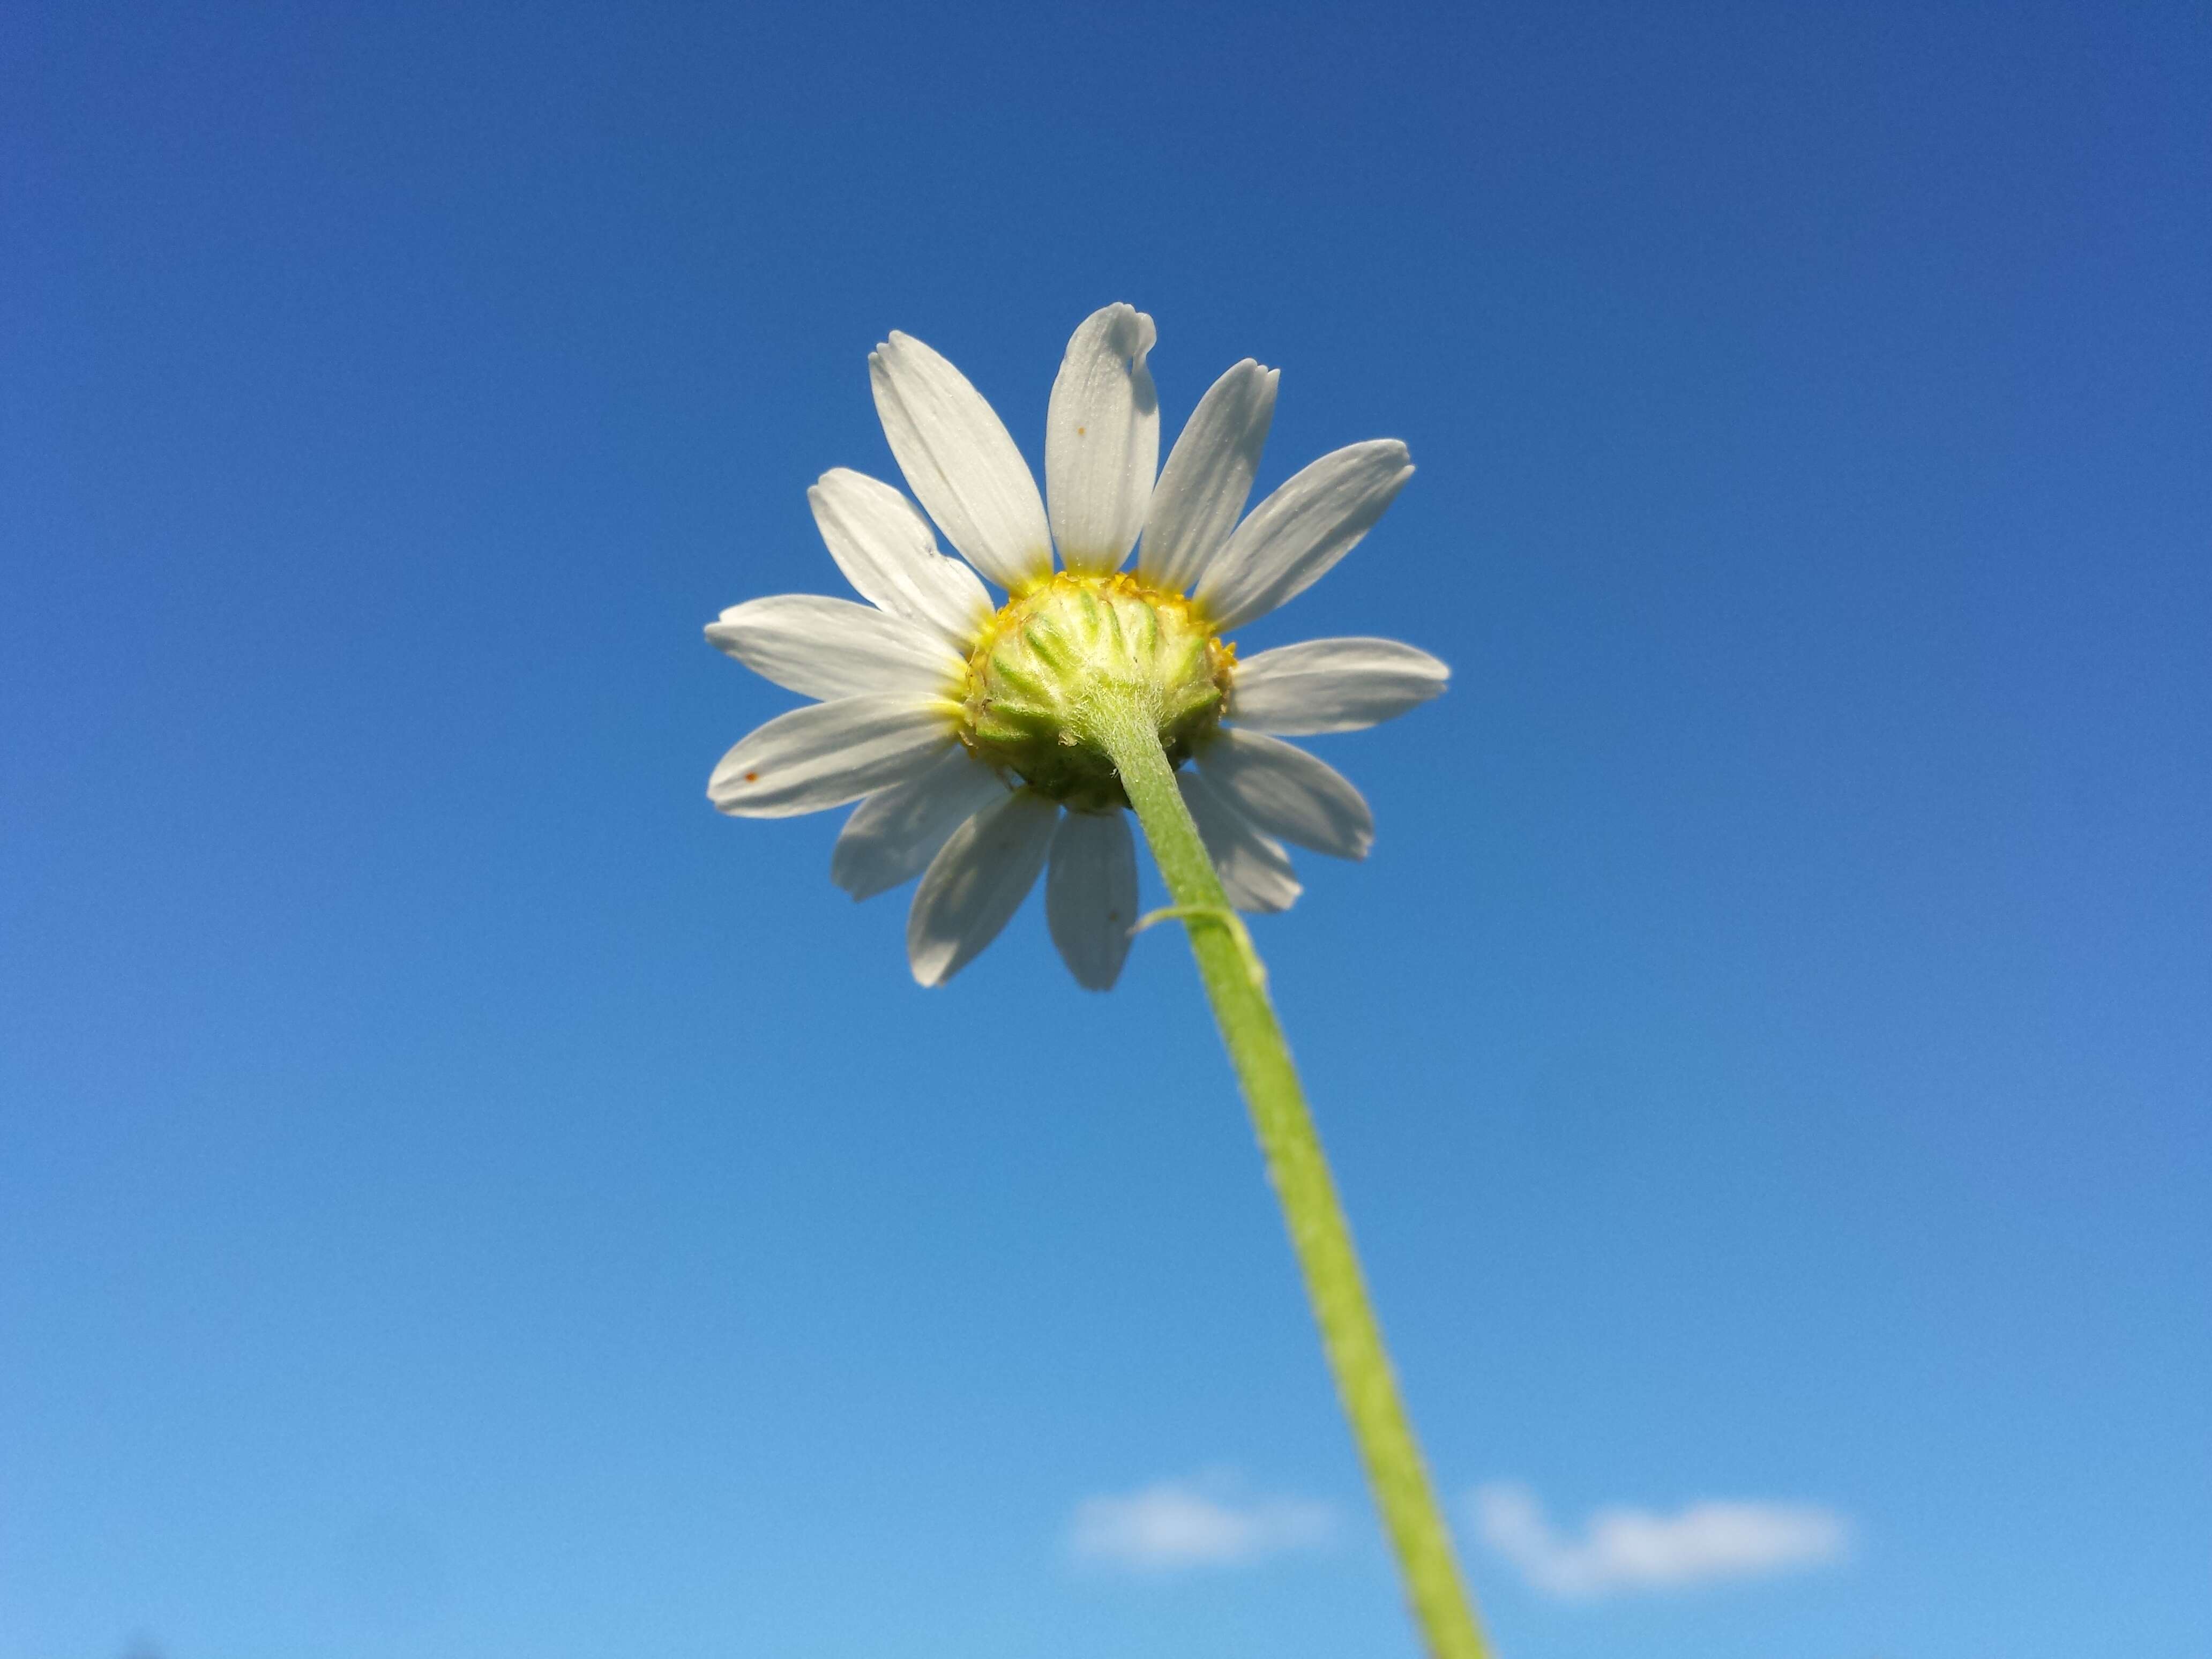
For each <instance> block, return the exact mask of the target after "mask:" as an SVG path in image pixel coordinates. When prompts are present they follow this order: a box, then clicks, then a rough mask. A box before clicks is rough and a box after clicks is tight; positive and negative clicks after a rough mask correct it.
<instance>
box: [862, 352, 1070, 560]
mask: <svg viewBox="0 0 2212 1659" xmlns="http://www.w3.org/2000/svg"><path fill="white" fill-rule="evenodd" d="M868 379H869V380H870V382H871V383H872V385H873V386H874V387H875V391H876V413H877V414H878V416H881V417H882V418H883V422H884V436H885V437H886V438H888V439H890V445H891V453H892V454H893V455H895V456H896V457H897V458H898V464H899V471H902V472H903V473H905V474H906V482H907V488H908V489H911V490H913V491H914V494H915V500H917V501H920V502H921V504H922V506H924V507H927V508H928V509H929V516H930V517H931V518H933V519H934V520H937V526H938V528H939V529H940V530H942V531H943V532H945V539H946V540H947V541H949V542H951V544H953V546H955V547H957V548H958V549H959V550H960V551H961V553H962V555H963V556H965V557H966V559H967V561H968V562H969V563H970V564H972V565H974V566H975V568H976V569H978V570H980V571H981V572H982V573H983V574H985V575H986V576H988V577H989V578H990V579H991V580H993V581H994V582H996V583H998V584H999V586H1001V587H1004V588H1007V589H1010V590H1018V589H1021V588H1024V587H1028V586H1031V585H1032V584H1034V583H1036V582H1040V581H1042V580H1044V579H1045V578H1046V577H1048V576H1049V575H1051V574H1052V532H1050V531H1049V530H1048V529H1047V528H1046V527H1045V520H1044V502H1043V501H1042V500H1040V499H1039V498H1038V495H1037V489H1036V479H1035V478H1033V477H1030V470H1029V466H1028V465H1027V464H1026V463H1025V462H1024V460H1023V459H1022V453H1021V451H1020V450H1018V449H1017V448H1015V447H1014V441H1013V439H1012V438H1011V437H1009V436H1008V435H1007V434H1006V423H1005V422H1002V421H1001V420H1000V419H999V417H998V416H996V415H995V414H994V413H993V412H992V410H991V405H990V404H987V403H985V402H984V401H983V394H982V393H981V392H978V391H976V390H975V387H974V386H970V385H969V384H968V381H967V378H966V377H965V376H964V375H963V374H961V373H960V371H959V370H958V369H957V368H953V367H952V365H951V363H948V362H945V359H944V358H942V357H940V356H938V355H937V353H935V352H934V351H932V350H931V349H929V348H928V347H927V346H926V345H924V344H922V343H921V341H919V340H917V339H915V338H913V337H911V336H909V335H905V334H901V333H898V332H897V331H893V332H892V334H891V337H890V339H889V340H887V341H885V342H884V343H883V344H881V345H879V346H878V347H877V348H876V349H874V350H873V351H872V352H871V353H869V355H868Z"/></svg>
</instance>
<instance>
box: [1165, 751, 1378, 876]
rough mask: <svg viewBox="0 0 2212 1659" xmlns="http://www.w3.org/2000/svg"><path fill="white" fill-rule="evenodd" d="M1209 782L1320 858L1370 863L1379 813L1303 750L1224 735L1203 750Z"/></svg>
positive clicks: (1254, 817) (1242, 809) (1200, 758)
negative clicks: (1368, 854)
mask: <svg viewBox="0 0 2212 1659" xmlns="http://www.w3.org/2000/svg"><path fill="white" fill-rule="evenodd" d="M1198 763H1199V766H1200V769H1202V770H1203V771H1204V772H1205V774H1206V781H1207V782H1208V783H1210V784H1212V785H1213V787H1215V788H1217V789H1218V790H1220V791H1221V793H1223V794H1225V795H1226V796H1228V797H1229V800H1230V804H1231V805H1233V806H1235V807H1236V808H1237V811H1240V812H1242V813H1243V815H1244V816H1245V817H1248V818H1249V819H1251V820H1252V822H1253V823H1255V825H1256V826H1258V827H1259V828H1260V829H1264V830H1266V831H1267V833H1268V834H1269V835H1271V836H1281V837H1282V838H1283V839H1284V840H1285V841H1287V842H1296V843H1297V845H1298V846H1300V847H1310V848H1313V850H1314V851H1315V852H1316V853H1328V854H1332V855H1334V857H1337V858H1340V859H1364V858H1365V857H1366V856H1367V849H1368V848H1370V847H1371V846H1372V845H1374V842H1375V815H1374V814H1373V813H1372V812H1370V811H1368V810H1367V803H1366V801H1365V800H1364V799H1361V797H1360V793H1359V792H1358V790H1357V789H1354V788H1353V787H1352V786H1351V785H1350V784H1349V783H1347V782H1346V781H1345V780H1344V778H1343V776H1342V775H1340V773H1338V772H1337V771H1336V770H1335V769H1334V768H1332V767H1330V766H1328V765H1327V764H1326V763H1323V762H1322V761H1319V760H1316V759H1315V758H1314V757H1312V756H1311V755H1309V754H1308V753H1306V751H1305V750H1303V749H1295V748H1292V747H1291V745H1290V744H1287V743H1284V742H1282V741H1281V740H1280V739H1279V738H1263V737H1261V735H1260V734H1259V733H1258V732H1236V731H1230V730H1226V729H1225V730H1222V731H1218V732H1215V733H1214V735H1213V736H1212V738H1208V739H1207V740H1206V743H1205V744H1202V745H1200V749H1199V751H1198Z"/></svg>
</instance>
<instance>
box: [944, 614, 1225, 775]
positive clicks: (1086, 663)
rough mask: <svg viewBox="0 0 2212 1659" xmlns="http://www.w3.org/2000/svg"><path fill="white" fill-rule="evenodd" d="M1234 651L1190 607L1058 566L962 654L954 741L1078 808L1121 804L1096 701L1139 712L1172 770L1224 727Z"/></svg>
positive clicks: (994, 619)
mask: <svg viewBox="0 0 2212 1659" xmlns="http://www.w3.org/2000/svg"><path fill="white" fill-rule="evenodd" d="M1235 659H1236V648H1235V647H1233V646H1231V645H1229V644H1227V643H1226V642H1225V641H1222V640H1220V639H1218V638H1217V637H1216V636H1215V635H1214V633H1213V631H1212V629H1210V628H1208V627H1206V624H1205V623H1202V622H1201V621H1200V620H1199V618H1198V617H1197V616H1196V614H1195V613H1194V611H1193V610H1192V608H1191V605H1190V603H1189V601H1188V600H1187V599H1183V598H1182V596H1181V595H1179V594H1174V593H1167V592H1161V591H1160V590H1159V589H1158V588H1154V587H1151V586H1146V584H1145V583H1143V582H1141V581H1139V580H1138V579H1137V578H1135V577H1133V576H1128V575H1124V574H1119V573H1116V574H1112V575H1079V574H1073V573H1071V572H1067V571H1061V572H1060V573H1059V574H1056V575H1054V577H1053V578H1052V579H1051V580H1049V581H1046V582H1042V583H1039V584H1038V585H1037V586H1035V587H1033V588H1031V589H1030V591H1029V592H1026V593H1024V594H1022V595H1021V596H1020V597H1018V598H1017V599H1012V600H1011V601H1009V602H1008V603H1007V604H1006V605H1005V606H1004V607H1003V608H1001V609H1000V611H998V613H997V614H996V615H994V617H992V618H991V620H990V622H989V623H987V625H986V626H985V628H984V629H983V632H982V635H981V638H980V639H979V640H978V641H977V642H976V646H975V652H974V653H973V654H972V655H970V656H969V659H968V684H967V695H966V696H965V699H964V701H963V722H962V726H961V732H960V738H961V741H962V742H963V743H964V744H967V745H968V747H969V750H971V751H973V752H974V753H975V756H976V757H978V758H979V759H981V760H983V761H986V762H987V763H990V764H991V765H994V766H1001V767H1005V768H1006V769H1007V770H1009V771H1012V772H1014V773H1017V774H1018V775H1020V777H1021V779H1022V781H1024V782H1025V783H1027V784H1028V785H1029V786H1030V788H1032V789H1034V790H1036V792H1037V793H1039V794H1042V795H1044V796H1046V797H1048V799H1052V800H1055V801H1060V802H1063V803H1065V804H1066V805H1069V806H1072V807H1074V808H1076V809H1077V810H1079V811H1107V810H1109V808H1115V807H1124V806H1127V805H1129V798H1128V795H1127V793H1126V792H1125V791H1124V790H1123V788H1122V787H1121V776H1120V775H1119V774H1118V773H1117V772H1116V770H1115V765H1114V762H1113V760H1112V758H1111V757H1109V755H1108V753H1107V751H1106V748H1105V746H1104V744H1102V743H1101V742H1100V741H1099V736H1098V732H1099V726H1098V720H1099V716H1100V714H1102V713H1103V708H1102V707H1101V703H1102V700H1104V699H1111V700H1112V701H1113V702H1114V703H1115V704H1116V705H1117V706H1121V707H1127V706H1130V705H1132V704H1133V705H1134V706H1135V707H1137V708H1141V709H1143V710H1145V711H1146V714H1147V716H1148V717H1149V718H1150V719H1151V720H1152V722H1153V724H1154V726H1155V728H1156V730H1157V732H1158V738H1159V742H1160V747H1161V748H1162V749H1163V750H1165V751H1166V753H1167V757H1168V763H1169V764H1170V766H1180V765H1181V764H1182V763H1183V762H1184V761H1185V760H1186V759H1188V757H1189V755H1190V751H1191V748H1192V745H1193V744H1194V743H1195V742H1196V741H1197V739H1198V738H1200V737H1202V736H1203V735H1204V734H1205V733H1206V732H1208V731H1211V730H1212V728H1213V726H1215V725H1216V724H1217V723H1218V721H1219V720H1220V718H1221V709H1222V702H1223V699H1224V698H1225V696H1226V694H1227V691H1228V689H1229V675H1230V671H1231V666H1232V665H1233V664H1234V662H1235Z"/></svg>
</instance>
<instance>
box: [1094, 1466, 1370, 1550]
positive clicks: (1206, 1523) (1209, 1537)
mask: <svg viewBox="0 0 2212 1659" xmlns="http://www.w3.org/2000/svg"><path fill="white" fill-rule="evenodd" d="M1335 1530H1336V1512H1335V1510H1333V1509H1331V1508H1330V1507H1329V1506H1328V1504H1321V1503H1316V1502H1315V1501H1313V1500H1312V1499H1310V1498H1247V1497H1243V1496H1242V1495H1241V1494H1240V1493H1239V1492H1237V1483H1236V1482H1235V1481H1234V1480H1232V1479H1231V1478H1229V1477H1227V1476H1221V1475H1215V1476H1208V1477H1206V1478H1203V1479H1201V1480H1197V1481H1176V1480H1167V1481H1162V1482H1161V1483H1160V1484H1158V1486H1147V1487H1146V1488H1145V1489H1144V1490H1143V1491H1141V1492H1127V1493H1122V1494H1111V1495H1103V1496H1100V1497H1097V1498H1085V1499H1084V1500H1083V1501H1082V1502H1081V1503H1080V1504H1077V1505H1076V1506H1075V1517H1074V1521H1073V1525H1072V1526H1071V1527H1070V1528H1069V1532H1068V1548H1069V1551H1070V1553H1072V1554H1073V1556H1074V1557H1075V1559H1077V1560H1079V1561H1082V1562H1087V1563H1091V1564H1093V1565H1103V1566H1115V1567H1123V1568H1129V1569H1133V1570H1135V1571H1141V1572H1161V1571H1173V1570H1174V1569H1176V1568H1178V1567H1233V1566H1244V1565H1249V1564H1250V1563H1252V1562H1255V1561H1259V1560H1262V1559H1265V1558H1267V1557H1268V1556H1271V1555H1281V1554H1285V1553H1288V1552H1291V1551H1293V1550H1308V1549H1314V1548H1317V1547H1320V1546H1321V1545H1323V1544H1326V1543H1327V1542H1328V1541H1329V1538H1330V1537H1331V1535H1332V1534H1334V1532H1335Z"/></svg>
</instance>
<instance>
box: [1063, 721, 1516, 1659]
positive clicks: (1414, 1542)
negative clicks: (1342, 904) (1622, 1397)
mask: <svg viewBox="0 0 2212 1659" xmlns="http://www.w3.org/2000/svg"><path fill="white" fill-rule="evenodd" d="M1086 714H1087V716H1088V718H1087V719H1086V720H1085V725H1086V726H1088V728H1089V733H1088V734H1089V735H1090V736H1091V738H1093V739H1094V740H1095V741H1097V743H1098V744H1099V745H1100V746H1101V747H1102V748H1103V749H1104V750H1106V752H1107V753H1108V754H1109V755H1110V756H1111V757H1113V761H1114V764H1115V768H1116V769H1117V770H1118V771H1119V772H1120V774H1121V785H1122V787H1123V789H1124V790H1125V791H1127V794H1128V797H1129V800H1130V804H1131V805H1133V806H1134V807H1135V808H1136V811H1137V820H1138V822H1139V823H1141V824H1142V825H1143V826H1144V830H1145V839H1146V841H1147V842H1150V843H1151V845H1152V857H1153V858H1154V860H1157V861H1158V865H1159V867H1160V874H1161V876H1162V877H1163V878H1164V879H1165V880H1166V882H1167V886H1168V891H1169V892H1170V894H1171V895H1173V896H1174V898H1175V905H1176V914H1177V915H1180V916H1181V917H1182V921H1183V925H1184V927H1186V928H1187V929H1188V932H1189V934H1190V948H1191V954H1192V955H1193V956H1194V957H1197V959H1198V971H1199V977H1200V979H1201V980H1203V981H1205V985H1206V996H1207V998H1208V999H1209V1000H1211V1001H1212V1005H1213V1018H1214V1021H1215V1023H1216V1024H1218V1025H1219V1027H1220V1028H1221V1040H1222V1042H1223V1044H1224V1045H1225V1047H1226V1048H1228V1050H1229V1058H1230V1061H1231V1064H1232V1065H1233V1066H1235V1067H1236V1068H1237V1082H1238V1084H1239V1085H1240V1086H1241V1087H1242V1088H1243V1093H1244V1103H1245V1105H1246V1107H1247V1108H1248V1109H1249V1110H1250V1112H1251V1115H1252V1127H1254V1129H1255V1130H1256V1131H1257V1132H1258V1133H1259V1137H1260V1147H1261V1152H1263V1153H1264V1155H1265V1156H1266V1158H1267V1176H1268V1179H1269V1181H1270V1182H1272V1183H1273V1187H1274V1188H1275V1195H1276V1197H1277V1199H1278V1200H1280V1202H1281V1204H1282V1206H1283V1218H1284V1220H1285V1223H1287V1225H1289V1228H1290V1234H1291V1246H1292V1248H1293V1249H1296V1251H1297V1258H1298V1266H1299V1267H1300V1269H1301V1270H1302V1271H1303V1272H1304V1276H1305V1285H1306V1294H1307V1297H1309V1298H1310V1300H1311V1302H1312V1304H1313V1310H1314V1318H1315V1320H1316V1322H1318V1323H1319V1324H1320V1326H1321V1337H1322V1348H1323V1349H1324V1350H1325V1351H1326V1352H1327V1354H1328V1364H1329V1370H1331V1372H1332V1373H1333V1374H1334V1376H1335V1379H1336V1390H1337V1395H1338V1397H1339V1398H1340V1399H1341V1400H1342V1401H1343V1403H1344V1411H1345V1415H1346V1417H1347V1418H1349V1419H1351V1423H1352V1437H1353V1438H1354V1439H1355V1440H1356V1441H1357V1442H1358V1445H1359V1455H1360V1460H1361V1462H1363V1463H1364V1465H1365V1466H1366V1470H1367V1480H1368V1484H1369V1486H1370V1487H1371V1488H1372V1489H1373V1491H1374V1493H1375V1502H1376V1507H1377V1508H1378V1509H1380V1510H1382V1513H1383V1527H1384V1528H1385V1530H1386V1531H1387V1532H1388V1533H1389V1538H1390V1545H1391V1548H1392V1549H1393V1550H1394V1551H1395V1552H1396V1554H1397V1557H1398V1565H1399V1568H1400V1571H1401V1573H1402V1574H1403V1576H1404V1580H1405V1588H1406V1598H1407V1601H1408V1602H1409V1603H1410V1604H1411V1607H1412V1610H1413V1620H1414V1623H1415V1624H1416V1625H1418V1626H1419V1628H1420V1632H1421V1635H1422V1637H1423V1638H1424V1640H1425V1642H1426V1644H1427V1646H1428V1650H1429V1652H1430V1654H1431V1659H1487V1656H1488V1654H1489V1651H1490V1650H1489V1648H1488V1646H1487V1644H1486V1643H1485V1642H1484V1640H1483V1638H1482V1632H1481V1631H1480V1627H1479V1626H1477V1625H1476V1623H1475V1617H1474V1605H1473V1603H1472V1602H1471V1601H1469V1600H1468V1594H1467V1590H1466V1588H1465V1586H1464V1585H1463V1584H1462V1582H1461V1579H1460V1574H1459V1566H1458V1563H1457V1561H1456V1559H1455V1557H1454V1555H1453V1553H1452V1544H1451V1534H1450V1532H1449V1529H1448V1528H1446V1527H1445V1525H1444V1518H1443V1512H1442V1511H1441V1510H1439V1509H1438V1508H1437V1498H1436V1492H1435V1490H1434V1488H1433V1487H1432V1486H1431V1485H1430V1483H1429V1475H1428V1470H1427V1468H1426V1467H1425V1465H1424V1464H1423V1462H1422V1460H1421V1450H1420V1447H1419V1444H1418V1443H1416V1442H1415V1441H1414V1439H1413V1425H1412V1424H1411V1423H1410V1422H1408V1421H1407V1416H1406V1407H1405V1404H1404V1402H1403V1401H1401V1400H1400V1398H1399V1396H1398V1384H1397V1380H1396V1378H1395V1376H1393V1375H1392V1372H1391V1369H1390V1359H1389V1353H1388V1352H1387V1351H1386V1350H1385V1349H1384V1347H1383V1331H1382V1328H1381V1327H1380V1326H1379V1325H1378V1324H1377V1323H1376V1319H1375V1310H1374V1309H1373V1307H1372V1306H1371V1305H1370V1303H1369V1301H1368V1297H1367V1285H1366V1282H1365V1280H1364V1279H1363V1278H1362V1276H1361V1274H1360V1271H1359V1258H1358V1254H1357V1253H1356V1252H1355V1251H1354V1250H1353V1249H1352V1231H1351V1229H1350V1227H1349V1226H1348V1225H1346V1221H1345V1218H1344V1206H1342V1204H1341V1203H1340V1201H1339V1200H1338V1198H1337V1194H1336V1182H1335V1181H1334V1178H1332V1176H1330V1174H1329V1170H1328V1158H1327V1157H1326V1156H1325V1155H1324V1154H1323V1152H1322V1147H1321V1139H1320V1137H1319V1136H1318V1135H1317V1134H1316V1133H1315V1130H1314V1123H1313V1117H1312V1115H1311V1114H1310V1113H1309V1112H1308V1111H1307V1109H1306V1101H1305V1091H1304V1089H1303V1088H1301V1087H1300V1085H1299V1083H1298V1074H1297V1068H1296V1067H1295V1066H1293V1065H1292V1064H1291V1051H1290V1047H1289V1045H1288V1044H1287V1043H1286V1042H1285V1041H1284V1039H1283V1028H1282V1027H1281V1025H1280V1024H1278V1023H1277V1021H1276V1018H1275V1010H1274V1006H1273V1004H1272V1003H1271V1002H1269V1000H1267V975H1266V970H1265V969H1263V968H1262V967H1261V963H1260V959H1259V957H1258V955H1257V954H1256V953H1255V951H1253V949H1252V940H1251V935H1250V934H1249V933H1248V932H1247V931H1246V930H1245V927H1244V924H1243V921H1242V920H1240V919H1239V918H1238V916H1237V913H1236V912H1235V911H1234V910H1232V909H1231V908H1230V904H1229V900H1228V897H1227V896H1226V895H1225V894H1224V893H1223V891H1222V888H1221V878H1219V877H1218V875H1217V874H1215V872H1214V869H1213V864H1212V860H1210V859H1208V858H1207V856H1206V846H1205V843H1204V842H1201V841H1200V839H1199V834H1198V826H1197V825H1196V824H1195V823H1193V822H1192V821H1191V817H1190V811H1189V809H1188V807H1186V806H1185V805H1183V799H1182V791H1181V790H1180V789H1178V788H1177V787H1176V781H1175V774H1174V772H1173V771H1172V770H1171V769H1170V767H1169V765H1168V760H1167V756H1166V755H1165V753H1164V752H1163V750H1161V748H1160V742H1159V738H1158V728H1157V726H1156V725H1155V724H1154V721H1153V720H1152V711H1150V710H1148V709H1146V708H1144V707H1143V706H1142V703H1141V699H1140V698H1139V697H1138V696H1133V695H1132V696H1105V697H1101V698H1100V699H1099V701H1098V702H1096V703H1094V704H1092V705H1091V708H1089V709H1088V710H1086Z"/></svg>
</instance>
